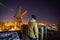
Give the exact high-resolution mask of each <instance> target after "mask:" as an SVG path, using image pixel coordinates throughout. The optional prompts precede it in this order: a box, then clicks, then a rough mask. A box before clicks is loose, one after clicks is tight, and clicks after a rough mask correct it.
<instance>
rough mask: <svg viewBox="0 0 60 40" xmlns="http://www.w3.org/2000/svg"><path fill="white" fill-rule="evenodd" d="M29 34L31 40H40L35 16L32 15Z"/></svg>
mask: <svg viewBox="0 0 60 40" xmlns="http://www.w3.org/2000/svg"><path fill="white" fill-rule="evenodd" d="M28 33H29V37H30V40H38V27H37V23H36V16H35V15H32V17H31V19H30V20H29V22H28Z"/></svg>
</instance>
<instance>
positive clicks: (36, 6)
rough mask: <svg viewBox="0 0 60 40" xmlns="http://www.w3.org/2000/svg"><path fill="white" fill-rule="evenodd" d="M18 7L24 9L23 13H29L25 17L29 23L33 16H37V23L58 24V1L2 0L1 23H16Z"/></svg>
mask: <svg viewBox="0 0 60 40" xmlns="http://www.w3.org/2000/svg"><path fill="white" fill-rule="evenodd" d="M18 6H21V7H22V12H24V10H27V11H28V13H27V15H25V16H24V17H23V19H24V21H26V22H28V20H29V19H30V18H31V15H32V14H34V15H36V16H37V22H42V23H55V24H58V19H59V17H60V9H59V8H60V7H59V6H60V4H59V1H58V0H52V1H51V0H50V1H47V0H45V1H41V0H0V21H15V19H14V17H13V16H14V15H17V9H18Z"/></svg>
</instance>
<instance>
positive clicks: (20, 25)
mask: <svg viewBox="0 0 60 40" xmlns="http://www.w3.org/2000/svg"><path fill="white" fill-rule="evenodd" d="M26 13H27V10H25V11H24V12H23V13H21V6H19V7H18V12H17V15H16V16H14V18H16V19H17V24H18V27H19V28H20V30H22V24H23V16H24V15H26Z"/></svg>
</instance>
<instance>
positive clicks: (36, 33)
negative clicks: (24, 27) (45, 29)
mask: <svg viewBox="0 0 60 40" xmlns="http://www.w3.org/2000/svg"><path fill="white" fill-rule="evenodd" d="M34 29H35V36H36V38H37V39H38V27H37V23H36V24H35V27H34Z"/></svg>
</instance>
